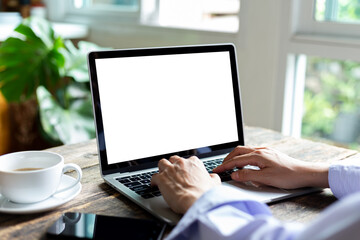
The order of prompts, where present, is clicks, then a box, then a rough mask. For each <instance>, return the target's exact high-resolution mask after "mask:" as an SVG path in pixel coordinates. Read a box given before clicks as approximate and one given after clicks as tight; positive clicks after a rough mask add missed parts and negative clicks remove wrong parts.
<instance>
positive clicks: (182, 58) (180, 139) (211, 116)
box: [89, 47, 243, 167]
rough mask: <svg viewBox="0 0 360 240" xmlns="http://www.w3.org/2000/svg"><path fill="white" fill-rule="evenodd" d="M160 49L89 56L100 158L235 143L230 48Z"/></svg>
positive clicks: (143, 156)
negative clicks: (101, 151) (101, 152)
mask: <svg viewBox="0 0 360 240" xmlns="http://www.w3.org/2000/svg"><path fill="white" fill-rule="evenodd" d="M165 49H166V48H162V49H158V51H159V52H154V50H156V49H149V50H152V51H153V52H147V51H146V49H145V50H144V49H141V50H136V49H135V50H132V51H131V50H127V52H122V53H121V50H120V51H110V52H108V54H106V52H105V55H101V54H102V53H101V52H99V53H98V55H99V56H98V57H94V59H93V62H92V63H90V59H89V65H90V68H93V69H94V70H95V71H96V77H95V78H94V77H92V78H91V79H92V87H93V94H94V92H96V94H94V97H93V99H94V104H96V105H98V106H99V109H98V110H97V109H96V107H95V111H98V112H100V114H95V118H96V122H97V133H98V134H97V136H98V143H99V147H100V149H101V148H103V150H104V151H106V154H105V155H106V162H105V165H109V166H120V167H121V166H129V165H138V164H139V163H144V162H149V161H150V162H152V161H158V160H160V159H161V158H162V157H166V156H169V155H172V154H179V155H183V156H185V155H192V154H195V155H199V154H204V153H210V152H213V151H214V150H220V149H221V148H222V146H224V144H225V145H226V146H227V145H228V144H229V143H236V145H238V144H243V135H242V122H241V114H239V111H240V109H239V108H240V106H239V105H238V104H239V103H238V102H239V100H237V99H238V98H239V96H237V95H238V90H236V91H234V89H237V88H238V85H237V83H235V85H234V74H235V75H236V82H237V73H234V66H233V64H234V63H232V62H231V52H230V51H229V50H228V49H216V51H209V49H208V50H206V51H204V50H205V49H204V50H203V49H201V48H200V49H201V50H202V51H199V50H197V51H194V50H196V49H192V50H193V51H189V49H187V51H185V52H183V51H181V48H176V49H178V50H179V49H180V51H173V52H171V51H164V50H165ZM185 49H186V47H185ZM139 51H140V52H139ZM111 52H117V54H115V55H112V54H111ZM103 53H104V52H103ZM93 55H94V54H93ZM89 58H91V54H90V56H89ZM92 64H93V66H92ZM235 69H236V68H235ZM91 70H92V69H90V71H91ZM93 73H95V72H94V71H93ZM91 74H92V73H91ZM94 82H96V83H95V85H94ZM94 90H95V91H94ZM239 118H240V123H239ZM99 120H100V121H99ZM99 123H101V126H100V129H99V126H98V125H99ZM239 128H241V129H239ZM239 130H241V131H240V132H241V134H239ZM217 147H218V148H217ZM219 147H220V148H219ZM227 147H228V146H227ZM126 163H132V164H126ZM102 165H103V164H102Z"/></svg>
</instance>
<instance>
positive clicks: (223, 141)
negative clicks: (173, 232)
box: [88, 44, 313, 225]
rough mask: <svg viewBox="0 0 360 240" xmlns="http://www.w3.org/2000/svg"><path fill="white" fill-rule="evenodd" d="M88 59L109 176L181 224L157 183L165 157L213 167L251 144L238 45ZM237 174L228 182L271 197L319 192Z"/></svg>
mask: <svg viewBox="0 0 360 240" xmlns="http://www.w3.org/2000/svg"><path fill="white" fill-rule="evenodd" d="M88 64H89V74H90V81H91V92H92V97H93V107H94V116H95V122H96V134H97V145H98V151H99V160H100V168H101V169H100V170H101V176H102V178H103V179H104V180H105V182H106V183H108V184H109V185H110V186H111V187H113V188H115V189H116V190H117V191H119V192H120V193H121V194H123V195H124V196H126V197H128V198H129V199H131V200H132V201H133V202H135V203H136V204H138V205H139V206H141V207H142V208H144V209H145V210H147V211H148V212H150V213H151V214H153V215H154V216H156V217H158V218H160V219H161V220H163V221H165V222H167V223H168V224H170V225H174V224H176V223H177V222H178V221H179V220H180V218H181V215H179V214H176V213H174V212H173V211H172V210H171V209H170V208H169V207H168V205H167V204H166V202H165V201H164V199H163V197H162V196H161V193H160V191H159V190H158V189H157V188H154V187H151V186H150V179H151V176H152V175H153V174H154V173H156V172H157V171H158V168H157V163H158V161H159V160H160V159H162V158H167V159H168V158H169V157H170V156H172V155H175V154H176V155H178V156H181V157H185V158H186V157H189V156H192V155H196V156H197V157H199V159H201V160H202V161H203V162H204V164H205V166H206V167H207V169H208V171H209V172H211V170H212V169H213V168H214V167H216V166H217V165H219V164H221V162H222V160H223V158H224V157H225V156H226V155H227V154H228V153H229V152H230V151H231V150H232V149H233V148H234V147H236V146H238V145H244V144H245V142H244V128H243V119H242V111H241V101H240V88H239V79H238V70H237V63H236V53H235V47H234V45H232V44H214V45H195V46H176V47H161V48H142V49H124V50H109V51H97V52H91V53H89V55H88ZM230 173H231V171H228V172H226V173H222V174H220V177H221V178H222V181H223V184H226V185H230V186H233V187H236V188H238V189H239V190H240V191H242V192H243V194H246V195H248V196H249V197H252V198H254V199H256V200H258V201H261V202H265V203H269V202H272V201H278V200H282V199H285V198H288V197H293V196H297V195H300V194H304V193H307V192H311V191H313V190H312V189H305V190H304V189H301V190H293V191H287V190H283V189H277V188H271V187H260V188H256V187H254V186H251V185H248V184H244V183H237V182H235V181H232V180H231V178H230V175H229V174H230Z"/></svg>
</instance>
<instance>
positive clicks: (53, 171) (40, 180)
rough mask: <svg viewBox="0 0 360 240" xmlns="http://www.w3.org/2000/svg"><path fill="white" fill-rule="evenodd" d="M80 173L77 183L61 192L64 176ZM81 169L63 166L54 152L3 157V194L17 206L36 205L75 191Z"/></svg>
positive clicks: (0, 160)
mask: <svg viewBox="0 0 360 240" xmlns="http://www.w3.org/2000/svg"><path fill="white" fill-rule="evenodd" d="M69 170H75V171H76V172H77V179H76V180H74V183H73V184H71V185H70V186H67V187H66V188H62V189H58V187H59V185H60V182H61V178H62V176H63V174H64V173H65V172H67V171H69ZM81 177H82V171H81V168H80V167H79V166H78V165H76V164H73V163H68V164H65V163H64V158H63V157H62V156H61V155H59V154H57V153H53V152H47V151H24V152H16V153H10V154H5V155H2V156H0V193H1V195H3V196H4V197H5V198H7V199H9V200H10V201H12V202H16V203H34V202H39V201H42V200H45V199H47V198H49V197H50V196H52V195H54V194H57V193H60V192H63V191H66V190H68V189H71V188H72V187H74V186H75V185H76V184H77V183H78V182H79V181H80V179H81Z"/></svg>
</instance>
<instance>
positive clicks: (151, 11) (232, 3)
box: [48, 0, 240, 33]
mask: <svg viewBox="0 0 360 240" xmlns="http://www.w3.org/2000/svg"><path fill="white" fill-rule="evenodd" d="M48 5H50V8H51V9H52V10H50V12H51V14H50V17H51V18H52V19H53V20H63V19H68V16H69V15H70V17H71V18H73V19H76V21H79V19H80V21H82V22H86V23H95V22H104V21H106V22H108V23H110V24H113V23H116V22H122V23H124V22H127V23H132V24H140V25H150V26H157V27H168V28H183V29H194V30H207V31H216V32H229V33H236V32H237V31H238V29H239V11H240V0H65V3H64V2H62V1H50V2H49V4H48ZM63 6H65V7H63ZM61 7H63V11H62V13H59V9H61Z"/></svg>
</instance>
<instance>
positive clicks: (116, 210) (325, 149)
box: [0, 127, 360, 239]
mask: <svg viewBox="0 0 360 240" xmlns="http://www.w3.org/2000/svg"><path fill="white" fill-rule="evenodd" d="M245 136H246V144H247V145H254V146H268V147H273V148H276V149H278V150H280V151H283V152H285V153H287V154H289V155H290V156H292V157H295V158H298V159H301V160H304V161H317V162H325V161H326V162H333V161H338V160H343V159H345V158H358V159H359V161H360V154H359V153H358V152H356V151H353V150H348V149H343V148H338V147H334V146H329V145H326V144H323V143H318V142H311V141H308V140H303V139H295V138H290V137H284V136H282V135H281V134H279V133H277V132H274V131H270V130H266V129H261V128H254V127H246V131H245ZM51 151H54V152H57V153H60V154H61V155H63V156H64V157H65V162H67V163H70V162H73V163H77V164H78V165H80V167H81V168H82V169H83V178H82V181H81V183H82V187H83V188H82V191H81V193H80V194H79V195H78V196H77V197H76V198H75V199H73V200H71V201H70V202H68V203H66V204H64V205H62V206H60V207H58V208H57V209H54V210H51V211H49V212H44V213H38V214H30V215H10V214H2V213H0V239H43V238H44V234H45V231H46V229H47V227H49V226H50V225H51V224H52V223H53V222H54V221H55V220H56V219H57V218H58V217H59V216H60V215H61V214H62V213H64V212H67V211H78V212H84V213H97V214H104V215H112V216H127V217H135V218H153V217H152V216H151V215H150V214H148V213H147V212H145V211H144V210H142V209H141V208H140V207H138V206H137V205H135V204H133V203H132V202H131V201H130V200H128V199H127V198H125V197H123V196H122V195H120V194H119V193H118V192H116V191H115V190H113V189H112V188H110V187H109V186H108V185H107V184H105V183H104V182H103V180H102V179H101V177H100V172H99V165H98V155H97V147H96V142H95V140H92V141H89V142H85V143H80V144H74V145H67V146H61V147H57V148H53V149H51ZM334 201H336V199H335V197H333V196H332V194H331V192H330V191H329V190H327V189H326V190H324V191H323V192H321V193H316V194H311V195H307V196H302V197H297V198H293V199H290V200H286V201H282V202H278V203H274V204H271V205H270V208H271V210H272V212H273V214H274V215H275V216H276V217H277V218H279V219H280V220H283V221H297V222H303V223H306V222H309V221H310V220H312V219H314V218H315V217H316V216H317V215H318V214H319V212H320V211H322V210H323V209H324V208H325V207H327V206H328V205H330V204H331V203H333V202H334Z"/></svg>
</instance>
